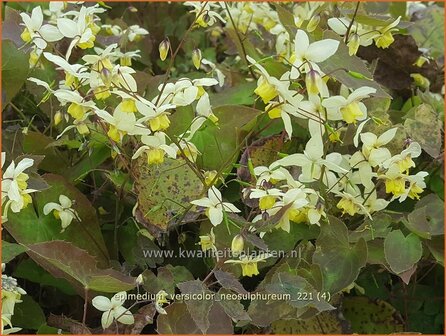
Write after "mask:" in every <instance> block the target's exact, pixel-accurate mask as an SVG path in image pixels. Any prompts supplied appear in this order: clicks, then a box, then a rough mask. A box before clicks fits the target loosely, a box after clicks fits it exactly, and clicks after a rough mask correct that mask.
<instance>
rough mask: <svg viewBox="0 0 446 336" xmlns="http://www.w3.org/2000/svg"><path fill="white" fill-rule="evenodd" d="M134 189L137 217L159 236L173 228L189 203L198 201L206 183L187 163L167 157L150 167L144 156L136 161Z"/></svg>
mask: <svg viewBox="0 0 446 336" xmlns="http://www.w3.org/2000/svg"><path fill="white" fill-rule="evenodd" d="M133 170H134V173H135V175H136V180H135V189H136V190H137V194H138V208H137V215H136V218H137V220H138V221H139V222H141V223H142V224H144V225H145V226H146V227H147V228H148V230H149V231H150V233H152V234H153V235H154V236H158V235H159V234H160V233H161V232H167V230H168V229H169V228H170V227H172V226H174V223H175V218H174V217H175V216H181V215H182V214H183V212H184V211H185V210H186V209H187V208H188V207H189V205H190V203H189V202H190V201H192V200H195V199H198V198H199V197H200V196H201V193H202V190H203V184H202V182H201V180H200V179H199V178H198V177H197V175H196V173H195V172H194V171H193V170H192V169H191V168H190V167H189V166H188V165H187V164H186V162H185V160H184V159H182V158H178V159H176V160H173V159H170V158H166V159H165V160H164V162H163V163H162V164H159V165H150V166H148V165H147V160H146V158H144V157H142V156H141V157H139V158H138V159H137V160H134V165H133Z"/></svg>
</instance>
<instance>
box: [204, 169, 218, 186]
mask: <svg viewBox="0 0 446 336" xmlns="http://www.w3.org/2000/svg"><path fill="white" fill-rule="evenodd" d="M216 176H217V171H216V170H208V171H206V172H204V181H205V183H206V185H208V186H211V185H212V184H213V182H214V179H215V177H216ZM215 182H216V181H215Z"/></svg>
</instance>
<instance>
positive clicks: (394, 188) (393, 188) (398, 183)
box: [386, 177, 406, 196]
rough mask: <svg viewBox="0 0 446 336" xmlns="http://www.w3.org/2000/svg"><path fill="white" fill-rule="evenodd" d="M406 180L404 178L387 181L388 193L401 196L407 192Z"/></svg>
mask: <svg viewBox="0 0 446 336" xmlns="http://www.w3.org/2000/svg"><path fill="white" fill-rule="evenodd" d="M405 184H406V183H405V180H404V179H403V178H402V177H397V178H395V179H387V180H386V193H388V194H390V193H392V194H393V195H395V196H401V195H402V194H404V192H405V190H406V185H405Z"/></svg>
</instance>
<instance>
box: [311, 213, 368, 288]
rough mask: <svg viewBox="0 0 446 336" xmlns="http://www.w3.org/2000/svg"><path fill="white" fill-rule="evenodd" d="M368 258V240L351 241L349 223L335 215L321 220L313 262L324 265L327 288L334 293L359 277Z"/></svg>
mask: <svg viewBox="0 0 446 336" xmlns="http://www.w3.org/2000/svg"><path fill="white" fill-rule="evenodd" d="M366 260H367V244H366V242H365V240H364V239H363V238H360V239H359V240H358V242H357V243H356V244H354V245H351V244H350V242H349V238H348V230H347V227H346V226H345V224H344V223H343V222H341V221H340V220H339V219H337V218H335V217H331V216H330V217H329V223H326V224H321V233H320V235H319V237H318V239H317V240H316V251H315V253H314V255H313V263H316V264H319V265H320V266H321V270H322V274H323V276H324V291H329V292H330V293H332V294H334V293H336V292H338V291H340V290H342V289H344V288H346V287H347V286H349V285H350V284H351V283H352V282H353V281H355V280H356V278H357V277H358V274H359V271H360V270H361V268H362V267H364V266H365V263H366Z"/></svg>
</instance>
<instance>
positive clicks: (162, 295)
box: [155, 290, 169, 315]
mask: <svg viewBox="0 0 446 336" xmlns="http://www.w3.org/2000/svg"><path fill="white" fill-rule="evenodd" d="M168 295H169V294H167V292H166V291H164V290H160V291H159V292H158V293H156V301H155V309H156V311H157V312H158V313H159V314H162V315H167V312H166V310H165V309H164V308H163V304H165V303H169V301H168V300H167V297H168Z"/></svg>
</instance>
